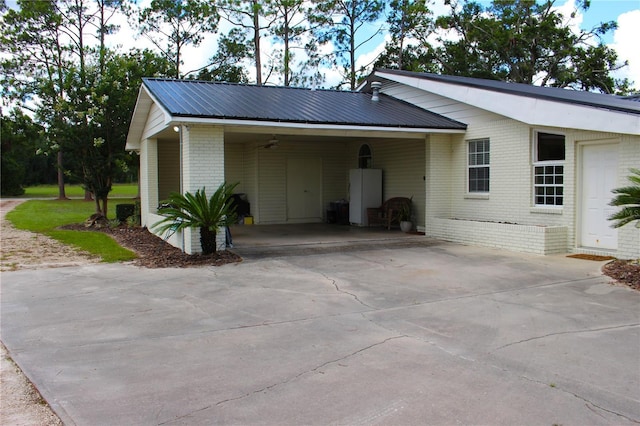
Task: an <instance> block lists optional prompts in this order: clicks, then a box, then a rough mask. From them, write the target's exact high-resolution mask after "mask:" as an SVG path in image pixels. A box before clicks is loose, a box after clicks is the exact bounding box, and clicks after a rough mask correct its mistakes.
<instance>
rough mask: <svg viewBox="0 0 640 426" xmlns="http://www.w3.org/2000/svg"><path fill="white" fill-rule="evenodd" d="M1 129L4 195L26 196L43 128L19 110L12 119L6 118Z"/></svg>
mask: <svg viewBox="0 0 640 426" xmlns="http://www.w3.org/2000/svg"><path fill="white" fill-rule="evenodd" d="M0 126H1V127H2V128H1V130H0V134H1V135H2V138H1V139H0V143H1V145H2V147H1V149H2V155H1V156H0V162H1V163H2V164H1V166H0V173H1V176H0V195H5V196H6V195H10V196H11V195H22V194H24V189H23V183H24V182H25V180H26V177H27V176H26V172H27V171H29V170H30V169H31V159H32V158H33V157H34V155H33V154H34V153H35V152H36V150H37V149H40V148H41V146H40V140H41V136H40V133H41V131H42V128H41V127H40V126H38V125H37V124H36V123H34V122H33V120H31V118H30V117H29V116H28V115H26V114H25V113H24V112H23V111H22V110H21V109H19V108H14V109H12V110H11V111H10V112H9V115H8V116H6V117H2V118H1V119H0Z"/></svg>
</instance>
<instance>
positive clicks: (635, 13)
mask: <svg viewBox="0 0 640 426" xmlns="http://www.w3.org/2000/svg"><path fill="white" fill-rule="evenodd" d="M639 22H640V9H638V10H632V11H631V12H626V13H623V14H622V15H620V16H618V29H617V30H615V32H614V33H613V43H612V44H610V45H609V47H611V48H613V49H615V51H616V52H617V53H618V59H619V60H620V61H621V62H622V61H625V60H626V61H628V62H629V65H628V66H627V67H624V68H623V69H621V70H619V71H617V72H616V73H615V76H616V77H619V78H625V77H626V78H628V79H629V80H631V81H632V82H634V83H635V84H634V87H635V89H636V90H640V53H639V52H640V50H638V40H640V25H638V23H639Z"/></svg>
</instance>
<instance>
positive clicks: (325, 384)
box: [1, 243, 640, 426]
mask: <svg viewBox="0 0 640 426" xmlns="http://www.w3.org/2000/svg"><path fill="white" fill-rule="evenodd" d="M601 265H602V263H599V262H592V261H585V260H577V259H568V258H566V257H564V256H547V257H538V256H528V255H521V254H514V253H509V252H504V251H496V250H490V249H481V248H472V247H465V246H460V245H454V244H446V243H435V244H431V245H425V246H422V247H419V246H416V247H405V248H396V249H383V248H381V247H378V248H377V249H372V250H364V249H363V250H358V251H355V250H354V251H348V250H341V251H339V252H335V253H321V254H307V255H305V256H291V255H286V256H280V257H275V258H255V259H253V260H247V261H245V262H243V263H241V264H236V265H227V266H224V267H218V268H213V267H208V268H194V269H168V270H167V269H162V270H148V269H140V268H136V267H133V266H128V265H98V266H87V267H74V268H59V269H48V270H38V271H18V272H10V273H3V274H2V294H1V295H2V336H1V338H2V341H3V342H4V343H5V345H6V346H7V348H8V350H9V351H10V354H11V356H12V357H13V358H14V360H15V361H16V362H17V363H18V364H19V365H20V367H22V369H23V370H24V371H25V373H26V374H27V376H28V377H29V378H30V379H31V380H32V381H33V382H34V383H35V385H36V386H37V387H38V389H39V390H40V391H41V393H42V394H43V396H44V397H45V399H46V400H47V401H49V403H50V404H51V405H52V407H53V409H54V410H55V411H56V412H57V413H58V414H59V415H60V417H61V418H62V420H63V421H64V422H65V424H67V425H73V424H77V425H178V424H188V425H204V424H252V425H253V424H267V425H300V424H347V425H352V424H356V425H357V424H401V425H408V424H436V425H450V424H492V425H494V424H505V425H514V424H528V425H530V424H540V425H552V424H562V425H565V426H566V425H587V424H589V425H593V424H616V425H620V424H622V425H624V424H637V423H638V422H640V293H639V292H634V291H632V290H629V289H627V288H624V287H616V286H612V285H610V284H608V281H609V280H608V278H606V277H603V276H601V275H600V273H599V269H600V267H601Z"/></svg>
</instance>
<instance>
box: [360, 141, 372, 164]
mask: <svg viewBox="0 0 640 426" xmlns="http://www.w3.org/2000/svg"><path fill="white" fill-rule="evenodd" d="M372 163H373V161H372V158H371V147H370V146H369V145H367V144H366V143H365V144H362V145H361V146H360V150H358V168H359V169H370V168H371V166H372Z"/></svg>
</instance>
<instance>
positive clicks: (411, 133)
mask: <svg viewBox="0 0 640 426" xmlns="http://www.w3.org/2000/svg"><path fill="white" fill-rule="evenodd" d="M170 124H185V125H189V124H191V125H210V126H223V127H225V129H227V130H230V131H233V130H236V131H238V132H244V133H265V132H266V133H270V132H272V131H271V130H273V129H280V130H286V131H287V132H290V133H298V134H303V133H304V134H310V133H312V134H317V135H318V136H321V135H333V136H357V137H360V136H372V137H390V136H393V137H404V138H415V137H417V136H419V135H421V134H422V135H424V134H433V133H444V134H464V133H465V132H466V130H456V129H432V128H424V127H421V128H407V127H379V126H356V125H341V124H312V123H289V122H280V121H258V120H237V119H220V118H197V117H173V122H171V123H170Z"/></svg>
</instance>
